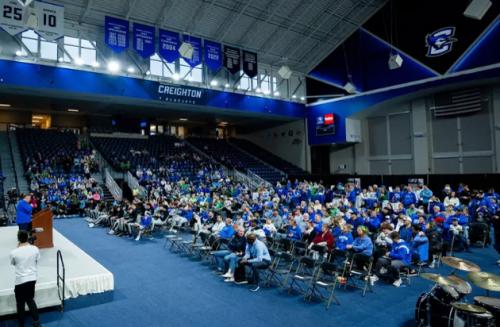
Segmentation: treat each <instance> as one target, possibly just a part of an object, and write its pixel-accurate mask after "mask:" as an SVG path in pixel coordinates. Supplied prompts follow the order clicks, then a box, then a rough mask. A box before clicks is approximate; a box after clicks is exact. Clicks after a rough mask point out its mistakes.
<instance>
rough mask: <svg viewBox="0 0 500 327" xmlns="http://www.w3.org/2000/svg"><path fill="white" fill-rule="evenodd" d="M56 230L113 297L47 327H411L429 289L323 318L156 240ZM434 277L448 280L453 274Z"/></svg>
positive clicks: (484, 253)
mask: <svg viewBox="0 0 500 327" xmlns="http://www.w3.org/2000/svg"><path fill="white" fill-rule="evenodd" d="M55 227H56V228H57V230H58V231H59V232H61V233H62V234H63V235H65V236H66V237H67V238H68V239H70V240H71V241H73V242H74V243H75V244H77V245H78V246H79V247H80V248H82V249H83V250H84V251H86V252H87V253H88V254H89V255H91V256H92V257H94V258H95V259H96V260H97V261H99V262H100V263H101V264H103V265H104V266H105V267H106V268H107V269H108V270H110V271H111V272H112V273H113V274H114V277H115V291H114V292H112V293H107V294H99V295H90V296H83V297H80V298H77V299H73V300H69V301H67V302H66V310H65V311H64V313H60V312H58V311H49V312H44V313H43V314H42V315H41V320H42V323H43V326H72V327H74V326H92V327H99V326H120V327H126V326H169V327H170V326H182V327H189V326H220V327H223V326H235V325H241V326H287V327H293V326H323V327H324V326H368V325H375V326H385V327H391V326H414V325H415V323H414V321H413V317H414V310H415V303H416V301H417V298H418V296H419V295H420V294H421V293H422V292H424V291H426V290H428V289H429V288H430V287H431V282H428V281H426V280H423V279H421V278H418V277H415V278H412V284H411V286H409V287H405V288H399V289H398V288H395V287H393V286H390V285H383V284H379V283H377V285H375V287H374V293H367V295H366V297H362V296H361V292H360V291H359V290H349V289H348V290H346V291H344V290H337V292H336V294H337V297H338V298H339V300H340V302H341V305H340V306H337V305H332V307H331V308H330V310H328V311H326V310H325V307H324V305H323V304H311V303H305V302H303V301H302V298H301V297H299V296H294V295H288V294H283V293H281V292H279V291H278V290H277V289H275V288H272V289H262V290H261V291H259V292H257V293H252V292H250V291H249V290H248V288H247V287H244V286H237V285H227V284H225V283H224V282H223V281H222V278H220V277H218V276H216V275H215V274H213V273H212V271H211V270H210V269H209V268H208V267H207V266H206V265H203V264H201V263H200V262H198V261H194V260H191V259H189V258H186V257H182V256H179V255H178V254H173V253H170V252H169V251H168V250H165V249H163V240H162V239H159V238H158V239H153V240H149V239H144V240H141V241H140V242H135V241H134V240H132V239H128V238H119V237H114V236H108V235H106V230H105V229H102V228H95V229H89V228H88V227H87V226H86V222H85V221H84V220H83V219H80V218H75V219H64V220H58V221H56V222H55ZM472 251H473V253H463V254H461V253H459V254H457V255H458V256H460V257H464V258H466V259H469V260H472V261H474V262H475V263H477V264H479V265H480V266H481V268H482V270H484V271H490V272H495V273H500V269H499V268H498V267H497V266H496V265H495V261H496V259H498V255H497V253H496V252H494V250H493V249H492V248H491V247H490V248H487V249H473V250H472ZM429 272H438V273H441V274H446V275H447V274H449V273H450V272H451V268H449V267H446V266H441V268H439V269H435V270H429ZM459 275H461V276H465V275H464V273H461V272H460V273H459ZM475 295H485V292H484V291H483V290H480V289H478V288H477V287H474V292H473V294H471V295H469V296H468V300H470V302H472V298H473V296H475ZM498 295H499V294H498V293H497V294H492V296H498ZM0 326H15V321H14V320H12V319H11V320H3V321H0Z"/></svg>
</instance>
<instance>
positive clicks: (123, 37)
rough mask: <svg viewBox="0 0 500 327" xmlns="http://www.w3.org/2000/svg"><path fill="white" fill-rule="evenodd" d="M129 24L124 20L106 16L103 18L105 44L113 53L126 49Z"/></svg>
mask: <svg viewBox="0 0 500 327" xmlns="http://www.w3.org/2000/svg"><path fill="white" fill-rule="evenodd" d="M128 29H129V23H128V21H126V20H123V19H119V18H114V17H109V16H106V17H105V18H104V38H105V43H106V44H107V45H108V46H109V47H110V48H111V49H112V50H113V51H114V52H122V51H124V50H126V49H127V48H128V38H129V36H128Z"/></svg>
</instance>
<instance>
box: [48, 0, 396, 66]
mask: <svg viewBox="0 0 500 327" xmlns="http://www.w3.org/2000/svg"><path fill="white" fill-rule="evenodd" d="M57 2H58V3H61V4H63V5H64V6H65V17H66V19H67V20H69V21H73V22H77V23H80V24H90V25H94V26H103V24H104V16H106V15H111V16H115V17H121V18H125V19H128V20H130V21H136V22H141V23H147V24H152V25H155V26H158V27H162V28H166V29H171V30H175V31H178V32H183V33H188V34H191V35H194V36H199V37H203V38H206V39H210V40H214V41H219V42H222V43H224V44H227V45H233V46H237V47H241V48H243V49H247V50H250V51H255V52H257V53H258V54H259V62H261V63H264V64H268V65H274V66H279V65H283V64H286V65H288V66H290V68H291V69H292V70H295V71H298V72H302V73H308V72H309V71H310V70H311V69H312V68H314V67H315V66H316V65H317V64H319V63H320V62H321V61H322V60H323V59H324V58H325V57H326V56H327V55H329V54H330V53H331V52H332V51H333V50H334V49H335V48H336V47H337V46H339V45H340V44H342V42H343V41H344V40H345V39H346V38H347V37H348V36H349V35H351V34H352V33H353V32H354V31H355V30H357V29H358V27H359V26H361V25H362V24H363V23H364V22H365V21H367V20H368V19H369V18H370V17H371V16H372V15H373V14H374V13H376V12H377V11H378V10H379V9H380V8H381V7H382V6H383V5H384V4H385V3H386V2H387V0H251V1H250V0H182V1H181V0H58V1H57Z"/></svg>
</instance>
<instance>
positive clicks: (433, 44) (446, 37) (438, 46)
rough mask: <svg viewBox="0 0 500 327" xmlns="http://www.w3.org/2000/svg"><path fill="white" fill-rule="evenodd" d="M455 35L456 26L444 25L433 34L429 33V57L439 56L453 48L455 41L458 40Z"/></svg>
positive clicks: (427, 38) (426, 40)
mask: <svg viewBox="0 0 500 327" xmlns="http://www.w3.org/2000/svg"><path fill="white" fill-rule="evenodd" d="M454 36H455V27H453V26H451V27H444V28H440V29H438V30H437V31H434V32H433V33H431V34H427V36H426V37H425V42H426V46H427V54H426V56H427V57H439V56H442V55H444V54H446V53H448V52H450V51H451V50H452V48H453V43H454V42H457V41H458V40H457V39H456V38H455V37H454Z"/></svg>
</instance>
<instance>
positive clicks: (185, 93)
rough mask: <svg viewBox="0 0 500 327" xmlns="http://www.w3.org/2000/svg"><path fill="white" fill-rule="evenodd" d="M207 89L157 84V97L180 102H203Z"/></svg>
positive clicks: (204, 101)
mask: <svg viewBox="0 0 500 327" xmlns="http://www.w3.org/2000/svg"><path fill="white" fill-rule="evenodd" d="M206 93H207V90H204V89H198V88H193V87H189V86H178V85H175V86H174V85H167V84H159V85H158V95H159V99H160V100H162V101H166V102H173V103H181V104H205V103H206Z"/></svg>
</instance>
